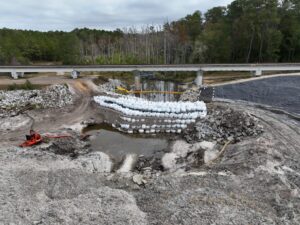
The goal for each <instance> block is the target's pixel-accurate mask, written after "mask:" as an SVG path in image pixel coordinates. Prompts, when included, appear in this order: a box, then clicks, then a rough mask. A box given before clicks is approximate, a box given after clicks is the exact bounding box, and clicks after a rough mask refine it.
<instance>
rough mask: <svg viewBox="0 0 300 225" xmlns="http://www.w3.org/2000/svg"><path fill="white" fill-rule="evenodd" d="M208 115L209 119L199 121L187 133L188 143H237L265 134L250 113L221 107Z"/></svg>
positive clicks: (216, 107)
mask: <svg viewBox="0 0 300 225" xmlns="http://www.w3.org/2000/svg"><path fill="white" fill-rule="evenodd" d="M208 113H209V114H208V116H207V117H205V118H203V119H201V120H199V121H198V122H197V123H196V124H195V126H194V127H193V128H192V129H190V130H187V131H186V132H185V138H186V140H187V141H188V142H198V141H217V142H218V143H220V144H224V143H225V142H227V141H231V142H232V143H236V142H239V141H241V140H242V139H243V138H246V137H250V136H257V135H259V134H261V133H262V132H263V127H262V126H261V125H260V124H259V123H258V120H257V119H256V118H254V117H253V116H251V115H250V114H248V113H245V112H242V111H238V110H234V109H232V108H225V107H220V106H214V107H212V108H211V109H210V110H209V111H208Z"/></svg>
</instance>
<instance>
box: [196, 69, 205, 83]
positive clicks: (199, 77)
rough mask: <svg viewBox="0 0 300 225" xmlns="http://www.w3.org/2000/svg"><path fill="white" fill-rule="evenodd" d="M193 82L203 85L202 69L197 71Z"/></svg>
mask: <svg viewBox="0 0 300 225" xmlns="http://www.w3.org/2000/svg"><path fill="white" fill-rule="evenodd" d="M195 84H196V85H197V86H202V85H203V71H202V70H199V71H197V77H196V79H195Z"/></svg>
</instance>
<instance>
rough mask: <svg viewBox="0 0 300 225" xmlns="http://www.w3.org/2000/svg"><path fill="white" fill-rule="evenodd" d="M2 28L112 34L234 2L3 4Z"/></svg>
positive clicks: (22, 0)
mask: <svg viewBox="0 0 300 225" xmlns="http://www.w3.org/2000/svg"><path fill="white" fill-rule="evenodd" d="M0 1H1V6H0V28H2V27H7V28H15V29H32V30H42V31H46V30H66V31H70V30H72V29H74V28H76V27H79V28H82V27H89V28H98V29H109V30H113V29H116V28H124V27H129V26H136V27H139V26H141V25H145V24H153V25H157V24H162V23H163V22H165V21H172V20H176V19H179V18H182V17H184V16H185V15H187V14H189V13H192V12H194V11H195V10H200V11H202V12H205V11H206V10H207V9H209V8H211V7H214V6H221V5H227V4H229V3H230V2H232V0H0Z"/></svg>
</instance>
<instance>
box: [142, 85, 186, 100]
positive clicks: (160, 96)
mask: <svg viewBox="0 0 300 225" xmlns="http://www.w3.org/2000/svg"><path fill="white" fill-rule="evenodd" d="M141 86H142V91H154V92H153V93H141V94H136V96H137V97H141V98H144V99H147V100H149V101H155V102H158V101H162V102H167V101H169V102H174V101H178V100H179V97H180V95H179V94H173V93H172V92H182V91H184V89H183V86H182V85H180V84H178V83H175V82H171V81H162V80H144V81H142V85H141ZM155 91H157V92H155ZM159 92H166V93H159ZM167 92H169V93H167Z"/></svg>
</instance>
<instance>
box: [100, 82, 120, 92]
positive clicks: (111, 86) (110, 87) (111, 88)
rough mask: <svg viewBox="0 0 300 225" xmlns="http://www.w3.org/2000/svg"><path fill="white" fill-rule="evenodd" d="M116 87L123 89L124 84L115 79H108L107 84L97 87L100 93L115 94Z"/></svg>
mask: <svg viewBox="0 0 300 225" xmlns="http://www.w3.org/2000/svg"><path fill="white" fill-rule="evenodd" d="M117 87H124V84H123V83H122V82H121V81H120V80H117V79H109V80H108V82H107V83H105V84H101V85H99V89H100V91H103V92H115V90H116V88H117Z"/></svg>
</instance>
